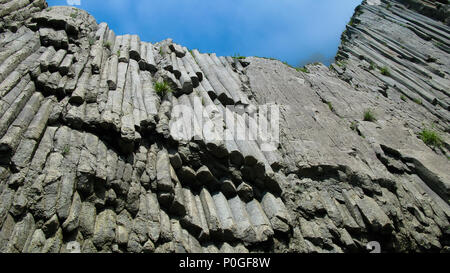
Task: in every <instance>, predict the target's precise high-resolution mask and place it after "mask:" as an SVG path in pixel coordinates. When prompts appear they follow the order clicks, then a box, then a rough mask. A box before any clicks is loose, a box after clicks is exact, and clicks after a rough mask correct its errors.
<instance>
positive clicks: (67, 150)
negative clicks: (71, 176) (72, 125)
mask: <svg viewBox="0 0 450 273" xmlns="http://www.w3.org/2000/svg"><path fill="white" fill-rule="evenodd" d="M69 152H70V146H69V144H66V145H65V146H64V148H63V151H62V155H63V156H66V155H68V154H69Z"/></svg>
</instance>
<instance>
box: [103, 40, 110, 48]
mask: <svg viewBox="0 0 450 273" xmlns="http://www.w3.org/2000/svg"><path fill="white" fill-rule="evenodd" d="M103 46H104V47H105V48H107V49H109V50H111V42H110V41H106V42H105V43H104V44H103Z"/></svg>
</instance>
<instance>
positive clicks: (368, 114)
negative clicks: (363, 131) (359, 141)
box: [364, 109, 377, 122]
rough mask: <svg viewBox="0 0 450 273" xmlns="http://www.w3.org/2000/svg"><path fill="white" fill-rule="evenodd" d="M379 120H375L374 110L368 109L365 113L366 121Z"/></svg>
mask: <svg viewBox="0 0 450 273" xmlns="http://www.w3.org/2000/svg"><path fill="white" fill-rule="evenodd" d="M376 120H377V119H376V118H375V114H374V113H373V112H372V110H370V109H368V110H366V111H365V112H364V121H370V122H374V121H376Z"/></svg>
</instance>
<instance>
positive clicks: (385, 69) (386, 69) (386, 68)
mask: <svg viewBox="0 0 450 273" xmlns="http://www.w3.org/2000/svg"><path fill="white" fill-rule="evenodd" d="M380 72H381V74H382V75H385V76H390V75H391V72H390V71H389V68H388V67H387V66H383V67H381V68H380Z"/></svg>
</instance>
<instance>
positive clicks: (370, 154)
mask: <svg viewBox="0 0 450 273" xmlns="http://www.w3.org/2000/svg"><path fill="white" fill-rule="evenodd" d="M0 3H1V4H0V5H1V13H0V14H1V15H2V16H1V19H0V47H1V51H0V251H1V252H44V253H48V252H89V253H90V252H135V253H140V252H144V253H149V252H164V253H167V252H190V253H192V252H194V253H200V252H213V253H214V252H227V253H230V252H305V253H311V252H367V251H369V250H368V249H371V250H374V251H379V250H380V251H382V252H448V251H449V244H450V240H449V239H450V229H449V217H450V209H449V197H450V190H449V189H450V186H449V184H450V172H449V170H450V164H449V150H448V149H449V143H450V138H449V129H450V128H449V119H450V114H449V110H450V98H449V94H450V90H449V86H450V82H449V70H450V63H449V62H450V58H449V46H450V43H449V40H448V37H449V32H450V29H449V27H448V12H447V11H448V5H447V4H445V3H440V2H439V1H434V2H429V1H401V0H397V1H393V0H392V1H375V0H368V1H363V3H362V4H361V5H360V6H358V7H357V9H356V11H355V15H354V16H353V17H352V19H351V21H350V22H349V24H348V26H347V29H346V31H345V32H344V33H343V35H342V43H341V45H340V47H339V50H338V53H337V56H336V62H335V63H333V64H332V65H331V66H330V67H326V66H324V65H322V64H310V65H307V66H306V67H304V68H297V69H296V68H293V67H289V66H287V65H285V64H283V63H281V62H280V61H277V60H269V59H264V58H256V57H248V58H241V57H239V58H232V57H219V56H216V55H215V54H204V53H200V52H198V51H197V50H191V51H190V50H188V49H187V48H186V47H183V46H182V45H178V44H175V43H173V41H172V40H171V39H167V40H164V41H161V42H159V43H155V44H152V43H148V42H145V41H141V40H140V38H139V36H137V35H123V36H119V35H116V34H115V33H114V31H113V30H111V29H110V28H109V27H108V25H107V24H106V23H100V24H98V23H97V22H96V21H95V19H94V18H93V17H92V16H90V15H89V14H87V13H86V12H85V11H82V10H79V9H76V8H72V7H50V8H47V4H46V3H45V1H30V0H14V1H0ZM446 12H447V13H446ZM298 50H302V49H301V48H299V49H298ZM373 246H375V248H373ZM378 246H379V247H380V249H378Z"/></svg>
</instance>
